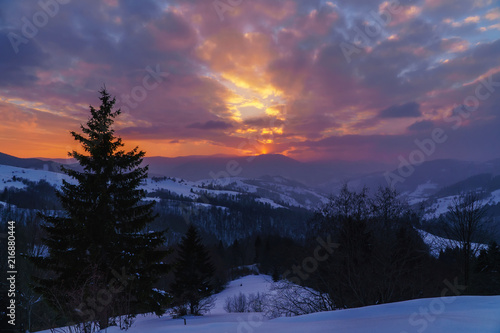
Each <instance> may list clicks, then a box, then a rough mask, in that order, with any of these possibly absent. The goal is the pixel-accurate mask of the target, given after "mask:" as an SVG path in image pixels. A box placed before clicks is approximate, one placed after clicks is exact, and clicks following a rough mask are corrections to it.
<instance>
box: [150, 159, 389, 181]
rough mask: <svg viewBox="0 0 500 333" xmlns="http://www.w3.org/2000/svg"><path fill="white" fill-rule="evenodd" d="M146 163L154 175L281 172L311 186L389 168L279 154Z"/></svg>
mask: <svg viewBox="0 0 500 333" xmlns="http://www.w3.org/2000/svg"><path fill="white" fill-rule="evenodd" d="M144 164H149V172H150V174H151V175H154V176H169V177H179V178H183V179H187V180H191V181H197V180H202V179H221V178H227V177H242V178H261V177H264V176H281V177H285V178H288V179H290V180H294V181H297V182H300V183H302V184H304V185H307V186H311V187H324V185H327V184H338V183H341V182H345V181H348V180H349V179H352V178H355V177H361V176H362V175H365V174H367V173H369V172H374V171H379V172H380V171H382V170H385V169H387V168H388V167H387V165H385V164H382V163H374V162H366V161H355V162H349V161H315V162H300V161H297V160H294V159H293V158H290V157H287V156H284V155H280V154H267V155H259V156H186V157H175V158H168V157H146V158H145V159H144ZM327 187H328V186H327ZM327 187H326V188H325V189H327Z"/></svg>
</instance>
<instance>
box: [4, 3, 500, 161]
mask: <svg viewBox="0 0 500 333" xmlns="http://www.w3.org/2000/svg"><path fill="white" fill-rule="evenodd" d="M0 73H1V75H0V147H1V148H0V151H1V152H3V153H7V154H11V155H15V156H18V157H51V158H60V157H65V156H66V154H67V152H68V151H70V150H73V149H77V148H78V146H77V143H76V142H75V141H74V140H73V139H72V137H71V135H70V134H69V132H70V131H78V130H79V126H80V124H82V123H85V122H86V121H87V120H88V117H89V105H93V106H94V107H98V106H99V100H98V97H99V93H98V91H99V90H100V89H101V88H102V87H103V86H104V85H105V86H106V88H107V89H108V91H109V92H110V94H112V95H113V96H116V99H117V101H116V106H117V108H118V107H119V108H121V110H122V114H121V116H120V117H119V118H117V121H116V124H115V129H116V133H117V134H118V135H119V136H121V137H122V138H123V140H124V141H125V143H126V144H127V147H129V146H130V147H133V146H136V145H138V146H139V147H140V148H141V149H142V150H145V151H146V153H147V156H169V157H173V156H186V155H212V154H228V155H256V154H266V153H277V154H284V155H287V156H289V157H292V158H295V159H298V160H351V161H356V160H369V161H371V160H373V161H379V162H386V163H398V161H401V160H402V159H403V160H411V161H414V162H420V161H421V160H430V159H437V158H457V159H464V160H488V159H492V158H498V157H500V154H499V152H500V130H499V129H500V117H499V116H500V112H499V111H500V3H499V2H498V1H494V0H470V1H463V0H401V1H399V0H394V1H377V0H338V1H317V0H215V1H212V0H186V1H177V0H172V1H156V0H141V1H134V0H101V1H97V0H86V1H77V0H37V1H16V0H0Z"/></svg>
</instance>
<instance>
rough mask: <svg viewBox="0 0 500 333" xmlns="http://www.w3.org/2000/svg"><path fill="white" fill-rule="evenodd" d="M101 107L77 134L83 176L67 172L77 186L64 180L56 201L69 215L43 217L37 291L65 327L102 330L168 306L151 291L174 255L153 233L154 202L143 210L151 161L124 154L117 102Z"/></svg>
mask: <svg viewBox="0 0 500 333" xmlns="http://www.w3.org/2000/svg"><path fill="white" fill-rule="evenodd" d="M100 100H101V106H100V107H99V109H95V108H94V107H92V106H90V114H91V115H90V119H89V120H88V122H87V123H86V126H85V125H81V130H82V132H83V133H82V134H80V133H76V132H71V135H72V136H73V137H74V138H75V140H76V141H78V142H79V143H80V144H81V146H82V148H83V150H84V153H83V152H82V153H80V152H77V151H72V152H70V153H68V155H69V156H70V157H73V158H75V159H76V160H77V161H78V162H79V164H80V166H81V168H82V169H80V170H82V171H78V170H75V169H70V168H66V167H63V168H62V171H63V172H64V173H65V174H67V175H69V176H70V177H71V178H73V179H74V182H67V181H64V180H63V185H62V187H61V190H60V191H58V193H57V195H58V197H59V199H60V201H61V204H62V206H63V209H64V212H65V214H64V215H63V216H48V215H43V216H42V217H43V219H44V220H45V224H44V229H45V232H46V237H45V238H44V244H45V245H46V246H47V247H48V255H47V256H45V257H33V258H32V260H33V262H34V263H35V265H36V266H38V267H39V268H42V269H43V270H44V272H45V274H43V275H42V276H37V277H36V278H35V281H34V282H35V285H36V289H37V290H38V291H39V292H40V293H41V294H42V295H43V297H44V299H45V300H46V301H47V302H48V303H49V304H51V305H52V306H53V307H55V308H56V309H57V310H58V311H59V313H60V314H61V316H62V317H63V318H62V319H63V320H65V322H68V321H71V322H74V323H82V322H85V323H87V324H88V323H90V324H93V325H94V326H96V324H97V326H98V327H99V329H103V328H105V327H107V326H109V325H110V324H112V323H113V318H116V317H118V316H124V315H125V316H127V315H130V314H137V313H140V312H144V311H156V312H157V313H160V312H161V311H162V306H163V305H162V304H164V298H163V296H162V295H161V294H159V293H158V292H156V291H155V290H154V289H153V284H154V283H155V282H156V281H157V280H158V279H159V277H160V276H161V275H162V274H165V273H167V272H168V270H169V266H167V265H165V264H164V263H162V262H161V261H162V259H163V258H164V257H165V256H166V255H167V254H168V251H166V250H164V249H163V248H162V245H163V243H164V241H165V237H164V231H157V232H153V231H150V230H148V225H149V223H150V222H152V221H153V220H154V218H155V215H154V214H153V205H154V202H152V203H143V202H141V199H143V198H144V197H145V191H144V190H142V189H140V188H139V185H140V184H141V182H142V181H143V180H144V179H145V178H147V170H148V168H147V166H146V167H141V166H140V165H141V163H142V160H143V157H144V155H145V153H144V152H143V151H139V150H138V147H135V148H134V149H132V150H131V151H128V152H125V151H124V150H122V149H121V148H122V147H123V146H124V144H123V143H122V140H121V138H119V137H116V136H115V134H114V130H113V128H112V125H113V123H114V120H115V118H116V117H117V116H118V115H119V114H120V110H119V109H118V110H113V108H114V104H115V98H111V96H110V95H109V94H108V92H107V91H106V89H105V88H103V89H102V90H101V91H100ZM130 317H131V316H128V317H127V319H130ZM63 323H64V321H63Z"/></svg>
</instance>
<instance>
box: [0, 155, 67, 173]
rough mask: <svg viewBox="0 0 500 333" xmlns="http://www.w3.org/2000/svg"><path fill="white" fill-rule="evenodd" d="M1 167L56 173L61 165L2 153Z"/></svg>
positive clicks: (0, 158) (0, 157)
mask: <svg viewBox="0 0 500 333" xmlns="http://www.w3.org/2000/svg"><path fill="white" fill-rule="evenodd" d="M0 165H8V166H15V167H19V168H27V169H35V170H45V171H54V172H59V171H60V164H59V163H57V162H54V161H51V160H41V159H38V158H19V157H15V156H11V155H7V154H3V153H0Z"/></svg>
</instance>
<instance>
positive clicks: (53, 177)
mask: <svg viewBox="0 0 500 333" xmlns="http://www.w3.org/2000/svg"><path fill="white" fill-rule="evenodd" d="M13 177H16V178H23V179H27V180H29V181H33V182H38V181H40V180H42V179H44V180H46V181H47V182H48V183H50V184H52V185H54V186H61V184H62V180H63V179H65V180H67V181H70V180H71V178H70V177H68V176H66V175H64V174H62V173H57V172H51V171H44V170H34V169H25V168H18V167H13V166H8V165H0V190H2V191H3V190H4V189H5V188H6V187H15V188H18V189H22V188H25V187H26V185H25V184H23V183H22V181H20V180H16V181H14V180H13Z"/></svg>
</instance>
